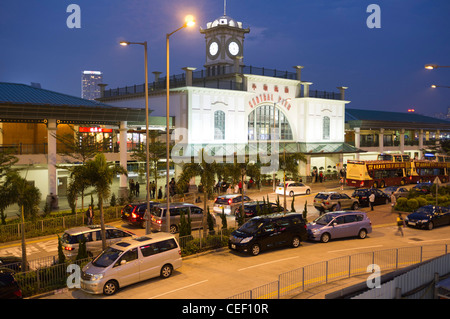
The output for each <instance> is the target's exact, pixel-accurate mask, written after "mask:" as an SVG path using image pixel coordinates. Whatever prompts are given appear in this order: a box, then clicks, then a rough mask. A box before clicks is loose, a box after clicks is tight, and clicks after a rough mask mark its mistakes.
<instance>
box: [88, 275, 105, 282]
mask: <svg viewBox="0 0 450 319" xmlns="http://www.w3.org/2000/svg"><path fill="white" fill-rule="evenodd" d="M102 278H103V274H97V275H91V281H97V280H100V279H102Z"/></svg>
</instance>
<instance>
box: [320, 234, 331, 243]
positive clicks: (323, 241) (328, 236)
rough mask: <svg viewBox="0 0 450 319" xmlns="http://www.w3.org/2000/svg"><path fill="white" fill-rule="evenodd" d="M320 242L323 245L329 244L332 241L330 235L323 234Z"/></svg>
mask: <svg viewBox="0 0 450 319" xmlns="http://www.w3.org/2000/svg"><path fill="white" fill-rule="evenodd" d="M320 241H321V242H322V243H328V242H329V241H330V234H328V233H323V234H322V236H321V237H320Z"/></svg>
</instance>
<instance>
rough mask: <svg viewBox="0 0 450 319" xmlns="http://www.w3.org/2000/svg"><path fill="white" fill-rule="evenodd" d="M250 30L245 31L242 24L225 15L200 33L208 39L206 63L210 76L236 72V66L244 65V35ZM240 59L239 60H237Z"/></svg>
mask: <svg viewBox="0 0 450 319" xmlns="http://www.w3.org/2000/svg"><path fill="white" fill-rule="evenodd" d="M249 32H250V29H244V28H243V27H242V22H237V21H235V20H233V19H232V18H230V17H228V16H227V15H226V14H225V13H224V15H223V16H221V17H220V18H217V19H216V20H214V21H213V22H208V23H207V25H206V29H203V28H200V33H202V34H204V35H205V39H206V63H205V68H206V70H207V72H208V76H216V75H222V74H229V73H234V72H235V69H234V67H235V65H236V63H238V65H243V62H242V58H243V56H244V35H245V34H246V33H249ZM237 59H238V60H237Z"/></svg>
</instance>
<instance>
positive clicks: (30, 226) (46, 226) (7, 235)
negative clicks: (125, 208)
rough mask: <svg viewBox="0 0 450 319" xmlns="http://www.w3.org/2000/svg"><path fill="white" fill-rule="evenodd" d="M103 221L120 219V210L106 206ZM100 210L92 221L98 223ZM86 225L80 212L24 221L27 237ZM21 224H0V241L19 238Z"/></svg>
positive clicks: (82, 213) (83, 214)
mask: <svg viewBox="0 0 450 319" xmlns="http://www.w3.org/2000/svg"><path fill="white" fill-rule="evenodd" d="M103 213H104V216H105V222H109V221H113V220H118V219H120V210H119V208H118V207H114V208H109V209H108V208H106V209H104V210H103ZM99 215H100V212H99V211H96V214H95V218H94V223H97V222H98V224H100V218H99ZM83 225H86V222H85V213H84V212H81V213H78V214H75V215H67V216H61V217H55V218H45V219H41V220H37V221H29V222H25V223H24V227H25V234H26V237H27V238H31V237H36V236H43V235H47V234H56V233H58V232H62V231H64V230H66V229H67V228H71V227H77V226H83ZM21 236H22V224H21V223H16V224H9V225H1V226H0V242H7V241H14V240H20V239H21V238H22V237H21Z"/></svg>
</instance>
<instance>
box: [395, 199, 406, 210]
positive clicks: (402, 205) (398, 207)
mask: <svg viewBox="0 0 450 319" xmlns="http://www.w3.org/2000/svg"><path fill="white" fill-rule="evenodd" d="M407 202H408V199H407V198H403V197H401V198H399V199H397V204H396V205H395V209H396V210H400V211H407V210H408V205H407Z"/></svg>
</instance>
